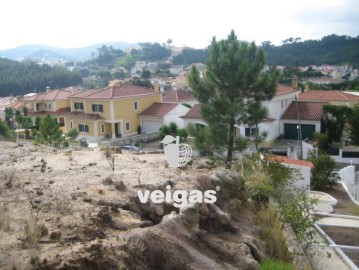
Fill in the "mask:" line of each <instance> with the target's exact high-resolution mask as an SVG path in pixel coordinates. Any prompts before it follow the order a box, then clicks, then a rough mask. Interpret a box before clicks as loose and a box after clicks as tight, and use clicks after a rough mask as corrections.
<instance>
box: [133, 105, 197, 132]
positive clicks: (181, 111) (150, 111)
mask: <svg viewBox="0 0 359 270" xmlns="http://www.w3.org/2000/svg"><path fill="white" fill-rule="evenodd" d="M189 110H190V109H189V108H188V107H186V106H183V105H182V104H176V103H154V104H152V105H151V106H150V107H148V108H147V109H146V110H144V111H143V112H142V113H140V114H139V117H140V123H141V127H142V133H152V132H158V131H159V129H160V128H161V127H162V126H163V125H169V124H170V123H171V122H174V123H176V124H177V127H178V128H184V127H185V122H184V120H183V119H182V118H181V117H182V116H183V115H185V114H186V113H187V112H188V111H189Z"/></svg>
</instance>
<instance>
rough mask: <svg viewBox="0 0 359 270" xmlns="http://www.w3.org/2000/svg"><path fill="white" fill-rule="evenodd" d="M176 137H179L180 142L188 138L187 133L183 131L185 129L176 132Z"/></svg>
mask: <svg viewBox="0 0 359 270" xmlns="http://www.w3.org/2000/svg"><path fill="white" fill-rule="evenodd" d="M177 136H179V137H180V140H181V141H182V140H184V141H185V140H186V139H187V137H188V132H187V130H186V129H185V128H181V129H179V130H178V131H177Z"/></svg>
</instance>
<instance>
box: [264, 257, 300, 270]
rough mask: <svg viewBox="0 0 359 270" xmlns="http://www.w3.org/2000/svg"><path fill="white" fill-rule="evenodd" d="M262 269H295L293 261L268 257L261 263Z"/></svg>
mask: <svg viewBox="0 0 359 270" xmlns="http://www.w3.org/2000/svg"><path fill="white" fill-rule="evenodd" d="M260 269H261V270H295V268H294V266H293V265H292V264H291V263H284V262H281V261H278V260H270V259H266V260H264V261H263V262H262V263H261V268H260Z"/></svg>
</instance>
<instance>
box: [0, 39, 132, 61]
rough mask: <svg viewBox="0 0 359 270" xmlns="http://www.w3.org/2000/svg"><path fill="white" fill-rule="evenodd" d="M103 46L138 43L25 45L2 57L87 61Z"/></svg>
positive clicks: (119, 47)
mask: <svg viewBox="0 0 359 270" xmlns="http://www.w3.org/2000/svg"><path fill="white" fill-rule="evenodd" d="M102 45H106V46H113V47H114V48H116V49H126V48H127V47H130V46H137V44H136V43H127V42H122V41H119V42H103V43H98V44H94V45H91V46H87V47H82V48H57V47H51V46H47V45H23V46H20V47H17V48H13V49H8V50H3V51H0V57H5V58H9V59H12V60H22V59H25V58H31V59H35V60H39V59H44V58H45V59H61V60H65V61H85V60H88V59H90V58H91V54H92V53H96V52H97V48H99V47H101V46H102Z"/></svg>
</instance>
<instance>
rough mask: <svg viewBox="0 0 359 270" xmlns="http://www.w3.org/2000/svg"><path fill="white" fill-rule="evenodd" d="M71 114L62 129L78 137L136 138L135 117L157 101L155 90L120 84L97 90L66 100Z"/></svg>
mask: <svg viewBox="0 0 359 270" xmlns="http://www.w3.org/2000/svg"><path fill="white" fill-rule="evenodd" d="M69 99H70V111H71V114H70V115H68V116H67V117H66V118H65V127H66V129H70V128H76V129H78V130H79V131H80V135H81V136H82V137H86V138H88V139H89V140H98V139H101V138H104V137H107V138H119V137H128V136H132V135H135V134H137V129H138V126H140V120H139V116H138V115H139V114H140V113H141V112H142V111H144V110H145V109H147V108H148V107H150V106H151V105H152V104H153V103H155V102H160V101H161V94H160V93H159V89H158V87H156V89H155V90H152V89H148V88H143V87H140V86H136V85H130V84H123V85H117V86H111V87H108V88H105V89H100V90H87V91H84V92H80V93H77V94H74V95H72V96H70V98H69Z"/></svg>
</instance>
